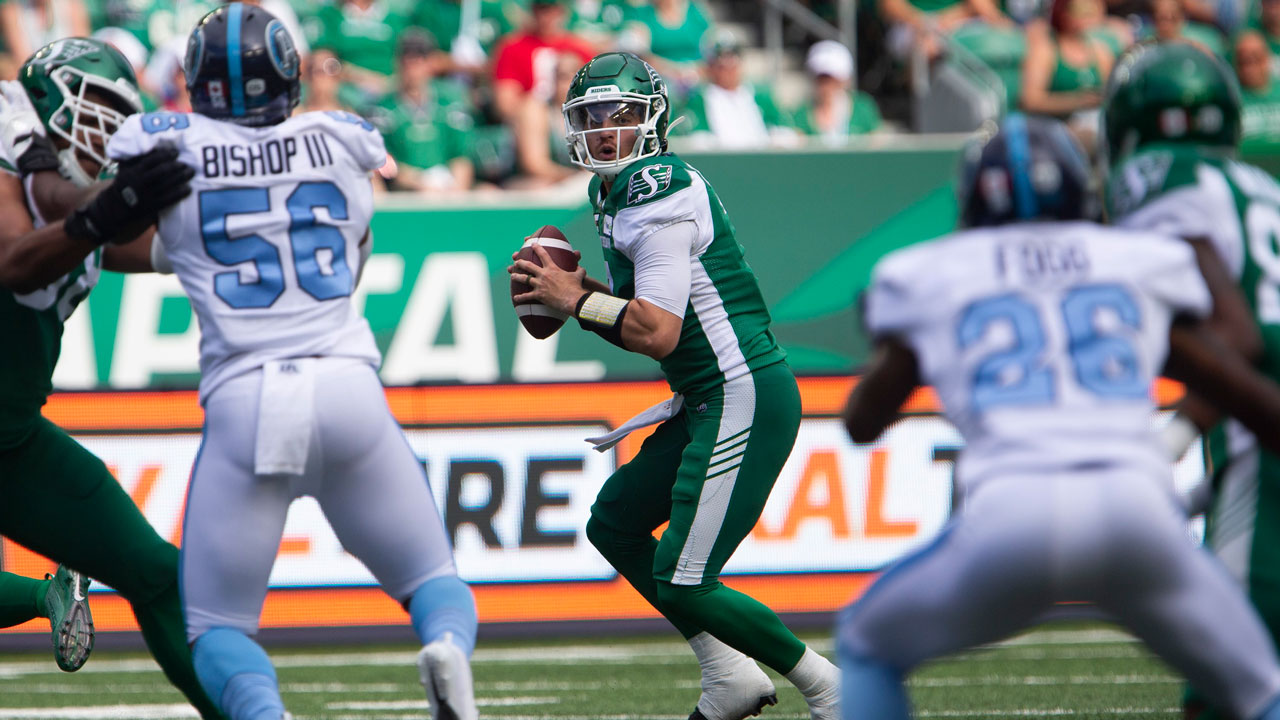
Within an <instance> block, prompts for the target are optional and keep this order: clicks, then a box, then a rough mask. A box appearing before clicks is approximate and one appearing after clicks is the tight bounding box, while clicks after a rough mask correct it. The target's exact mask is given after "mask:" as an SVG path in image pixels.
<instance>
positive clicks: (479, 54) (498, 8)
mask: <svg viewBox="0 0 1280 720" xmlns="http://www.w3.org/2000/svg"><path fill="white" fill-rule="evenodd" d="M463 6H464V0H430V1H429V2H419V3H418V6H417V8H416V9H415V11H414V15H413V22H414V24H415V25H418V26H419V27H421V28H423V29H424V30H426V31H427V32H429V33H431V34H432V36H434V37H435V39H436V43H437V44H438V45H439V47H440V49H441V50H443V51H444V52H445V53H447V54H448V56H449V58H450V60H451V64H450V66H449V67H447V68H446V69H445V71H446V72H463V73H467V74H470V75H475V74H477V73H479V72H480V71H481V70H482V69H483V68H484V66H485V63H486V62H487V61H488V59H489V57H490V56H491V55H492V53H493V48H494V45H496V44H497V42H498V38H500V37H502V36H503V35H506V34H507V33H509V32H511V31H512V30H515V29H516V28H517V27H518V26H519V25H520V21H521V19H522V16H523V11H522V10H521V8H520V5H519V4H518V3H517V2H515V0H479V8H478V9H479V13H478V15H477V16H475V17H472V16H470V15H468V14H467V13H465V12H464V7H463Z"/></svg>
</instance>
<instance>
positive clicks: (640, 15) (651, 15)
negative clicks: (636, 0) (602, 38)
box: [624, 0, 711, 90]
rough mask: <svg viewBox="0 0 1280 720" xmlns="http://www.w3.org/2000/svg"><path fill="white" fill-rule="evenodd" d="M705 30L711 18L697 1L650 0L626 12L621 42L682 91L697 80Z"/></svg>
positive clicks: (705, 35)
mask: <svg viewBox="0 0 1280 720" xmlns="http://www.w3.org/2000/svg"><path fill="white" fill-rule="evenodd" d="M709 32H711V21H710V20H709V19H708V17H707V13H706V10H705V9H703V7H702V5H701V3H700V2H698V0H653V2H652V3H646V4H644V5H640V6H638V7H634V8H631V9H630V10H629V11H628V17H627V23H626V25H625V27H624V33H625V37H626V40H625V41H624V42H625V43H626V44H630V45H633V46H634V47H633V49H634V50H635V51H636V52H637V53H638V54H640V55H643V56H644V57H645V58H646V59H647V60H648V61H649V63H650V64H651V65H653V66H654V68H655V69H657V71H658V72H659V73H661V74H662V77H663V78H664V79H666V81H667V82H668V83H672V84H674V85H676V86H677V87H679V88H680V89H682V90H683V89H687V88H689V87H690V86H692V85H694V84H695V83H697V82H698V77H699V72H700V70H701V68H702V49H703V47H704V46H705V45H706V43H707V42H708V41H710V38H709V36H708V33H709Z"/></svg>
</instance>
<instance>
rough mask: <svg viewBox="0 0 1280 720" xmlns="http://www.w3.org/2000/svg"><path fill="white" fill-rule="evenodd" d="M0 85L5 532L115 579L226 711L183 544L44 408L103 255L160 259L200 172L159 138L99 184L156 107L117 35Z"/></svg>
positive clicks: (168, 669) (169, 654)
mask: <svg viewBox="0 0 1280 720" xmlns="http://www.w3.org/2000/svg"><path fill="white" fill-rule="evenodd" d="M0 91H2V92H3V102H0V151H2V153H3V155H4V156H5V160H7V162H6V164H5V167H4V168H3V169H4V171H5V172H2V173H0V217H3V218H4V223H3V224H2V225H0V328H3V330H4V333H5V336H6V338H7V342H5V343H4V345H3V347H2V348H0V534H2V535H4V536H5V537H8V538H9V539H11V540H13V541H15V542H18V543H20V544H22V545H24V546H26V547H28V548H30V549H32V550H34V551H35V552H38V553H40V554H42V555H44V556H46V557H49V558H52V559H54V560H56V561H58V562H61V563H65V564H66V565H67V566H69V567H72V568H75V569H76V570H77V571H79V572H81V573H84V575H86V576H88V577H93V578H96V579H98V580H100V581H101V582H103V583H105V584H107V585H109V586H111V587H113V588H115V589H116V590H117V591H118V592H119V593H120V594H121V595H122V596H123V597H124V598H125V599H126V600H128V601H129V603H130V605H131V606H132V608H133V612H134V616H135V617H136V618H137V621H138V625H139V626H140V627H141V628H142V633H143V637H144V639H145V640H146V642H147V645H148V647H149V648H150V649H151V652H152V654H153V655H154V656H155V658H156V660H157V661H158V662H159V663H160V666H161V667H162V669H163V670H164V671H165V674H166V675H167V676H168V677H169V679H170V681H172V682H173V683H174V685H176V686H177V687H178V688H179V689H180V690H182V691H183V692H184V693H185V694H186V695H187V698H188V699H189V700H190V701H191V702H192V704H193V705H194V706H195V707H196V708H197V709H198V710H199V711H200V713H201V715H202V716H203V717H205V718H220V717H221V715H220V714H219V713H218V712H217V710H216V709H215V708H214V706H213V704H212V703H210V702H209V699H208V698H207V697H206V696H205V693H204V691H203V690H202V689H201V688H200V685H199V683H198V681H197V680H196V676H195V672H194V669H193V668H192V664H191V652H190V649H189V648H188V647H187V644H186V636H185V628H184V624H183V618H182V611H181V606H180V604H179V597H178V550H177V548H175V547H174V546H173V545H171V544H169V543H167V542H165V541H164V540H163V539H161V538H160V536H159V535H157V534H156V532H155V530H154V529H153V528H152V527H151V525H150V524H149V523H148V522H147V520H146V519H145V518H144V517H143V516H142V513H141V512H139V511H138V508H137V507H136V506H135V505H134V504H133V501H132V500H131V499H130V498H129V495H128V494H127V493H125V491H124V490H123V489H122V488H121V487H120V485H119V484H118V483H117V482H116V480H115V478H113V477H112V476H111V474H110V473H109V472H108V471H107V468H106V466H105V465H104V464H103V463H102V461H101V460H99V459H98V458H97V457H95V456H94V455H92V454H91V453H89V452H88V451H87V450H85V449H84V448H83V447H82V446H81V445H80V444H78V443H77V442H75V441H74V440H72V439H71V438H70V437H69V436H68V435H67V434H66V433H64V432H63V431H62V430H60V429H59V428H58V427H56V426H55V425H53V424H52V423H50V422H49V421H48V420H46V419H45V418H44V417H43V416H42V415H41V411H40V408H41V407H42V406H43V405H44V403H45V400H46V398H47V396H48V395H49V393H50V392H51V390H52V383H51V378H52V375H53V368H54V365H55V364H56V362H57V359H58V353H59V348H60V343H61V336H62V326H63V322H65V320H66V319H67V317H68V316H69V315H70V314H71V312H72V311H73V310H74V309H75V307H76V305H77V304H78V303H79V302H80V301H81V300H82V299H83V298H84V297H85V296H86V295H87V294H88V293H89V291H90V290H91V289H92V287H93V285H94V283H95V282H96V281H97V278H98V273H99V271H100V269H101V268H103V267H105V268H107V269H113V270H122V271H128V270H151V269H152V262H151V250H150V233H146V236H145V237H139V236H140V235H143V234H144V231H146V230H147V228H149V226H150V225H152V224H153V223H154V222H155V218H156V216H157V214H158V213H159V211H160V210H162V209H163V208H165V207H167V206H168V205H170V204H172V203H174V202H176V201H177V200H179V199H181V198H182V197H185V196H186V195H187V194H188V193H189V192H190V188H189V186H188V181H189V180H190V178H191V175H192V171H191V169H190V168H188V167H186V166H184V165H182V164H181V163H179V162H178V161H177V153H176V151H173V150H158V151H155V152H153V153H151V154H148V155H146V156H142V157H141V158H138V159H136V160H133V161H130V162H129V163H127V164H123V163H122V164H121V165H120V167H119V169H118V171H117V172H116V173H115V177H114V180H112V181H110V182H108V183H98V184H96V185H92V186H90V183H91V181H92V179H93V178H96V177H98V176H99V174H100V173H102V172H103V169H104V167H103V166H104V164H105V158H106V156H105V152H104V151H105V147H106V141H107V140H108V139H109V138H110V136H111V134H112V133H114V132H115V130H116V129H117V128H118V127H119V125H120V123H121V122H123V120H124V118H125V116H127V115H128V114H131V113H134V112H137V111H138V110H139V107H140V106H139V102H138V91H137V83H136V80H135V78H134V75H133V71H132V70H131V69H130V68H129V65H128V63H127V62H126V61H125V59H124V58H123V57H122V56H121V55H120V54H119V53H118V52H116V51H115V50H113V49H111V48H109V47H108V46H106V45H104V44H102V43H99V42H97V41H94V40H87V39H82V38H68V39H64V40H59V41H56V42H54V43H51V44H49V45H47V46H45V47H43V48H41V49H40V50H38V51H37V52H36V53H35V54H34V55H32V56H31V58H29V59H28V60H27V61H26V63H25V64H23V66H22V68H21V69H20V70H19V80H18V81H17V82H10V83H2V84H0ZM46 135H47V136H46ZM134 238H139V239H137V240H134Z"/></svg>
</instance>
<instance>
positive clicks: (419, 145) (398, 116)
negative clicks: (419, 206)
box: [371, 32, 475, 193]
mask: <svg viewBox="0 0 1280 720" xmlns="http://www.w3.org/2000/svg"><path fill="white" fill-rule="evenodd" d="M434 49H435V48H434V47H433V45H432V43H431V42H430V40H429V36H428V35H426V34H425V33H421V32H411V33H406V34H405V35H404V37H403V38H402V39H401V42H400V47H399V50H398V52H397V58H396V69H397V74H396V81H397V83H398V85H399V89H398V90H397V91H396V92H395V93H394V94H392V95H391V96H389V97H387V98H386V99H385V100H384V101H383V102H382V103H380V104H379V105H378V108H377V110H376V111H375V112H373V113H371V114H372V116H373V117H372V119H373V121H374V123H375V124H376V125H377V126H378V127H379V129H380V130H381V131H382V136H383V138H384V139H385V140H386V143H387V153H388V154H389V155H390V156H391V157H392V159H394V160H395V163H396V165H397V168H398V170H397V173H396V175H395V178H394V186H393V187H394V189H396V190H411V191H417V192H429V193H440V192H458V191H463V190H467V189H469V188H470V187H471V185H472V182H473V181H474V178H475V170H474V168H473V166H472V165H471V160H470V159H469V154H470V152H471V143H472V124H471V117H470V116H469V115H468V114H467V112H466V110H465V109H463V108H462V107H460V106H459V105H446V104H444V103H442V102H440V100H439V98H438V96H437V94H436V93H435V92H434V91H433V89H432V80H433V79H434V78H435V74H436V70H435V65H434V62H433V60H432V57H431V56H432V52H433V51H434Z"/></svg>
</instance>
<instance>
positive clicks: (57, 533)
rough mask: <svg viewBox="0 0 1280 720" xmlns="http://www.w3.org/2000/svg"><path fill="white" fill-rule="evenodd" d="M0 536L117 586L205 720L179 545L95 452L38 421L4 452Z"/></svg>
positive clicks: (208, 706)
mask: <svg viewBox="0 0 1280 720" xmlns="http://www.w3.org/2000/svg"><path fill="white" fill-rule="evenodd" d="M0 498H3V499H2V500H0V535H4V536H5V537H7V538H9V539H11V540H13V541H14V542H17V543H19V544H21V545H23V546H25V547H27V548H30V549H31V550H33V551H34V552H37V553H39V554H41V555H44V556H45V557H47V558H49V559H51V560H53V561H55V562H59V563H62V564H64V565H67V566H70V567H72V568H75V569H76V570H78V571H80V572H82V573H84V574H85V575H88V576H89V577H91V578H93V579H94V580H97V581H99V582H102V583H105V584H106V585H109V586H111V587H112V588H115V590H116V591H118V592H119V593H120V595H121V596H122V597H124V599H125V600H127V601H128V602H129V604H130V605H131V606H132V608H133V614H134V617H135V618H137V620H138V625H139V627H141V628H142V636H143V639H145V640H146V643H147V647H148V648H149V649H150V650H151V654H152V655H154V656H155V659H156V662H158V663H159V664H160V667H161V668H162V669H163V670H164V674H165V675H166V676H167V677H168V678H169V681H170V682H172V683H173V684H174V686H176V687H177V688H178V689H179V690H181V691H182V693H183V694H184V695H186V696H187V699H188V700H190V701H191V704H192V705H193V706H194V707H195V708H196V709H197V710H198V711H199V712H200V715H201V717H203V718H206V719H211V718H222V715H221V714H220V713H219V712H218V711H217V709H216V708H215V707H214V705H213V703H211V702H209V698H208V697H207V696H206V695H205V693H204V690H203V689H202V688H201V687H200V683H199V681H197V680H196V675H195V670H194V669H193V667H192V665H191V650H190V648H188V647H187V641H186V627H185V623H184V622H183V618H182V605H181V602H180V600H179V597H178V549H177V548H175V547H174V546H173V545H171V544H169V543H167V542H165V541H164V540H163V539H161V537H160V536H159V535H157V534H156V531H155V529H154V528H152V527H151V524H150V523H148V522H147V520H146V518H144V517H143V516H142V513H141V512H139V511H138V508H137V506H136V505H134V504H133V500H132V499H131V498H130V497H129V495H128V494H127V493H125V491H124V489H123V488H121V487H120V484H119V483H118V482H116V479H115V478H114V477H112V476H111V473H110V472H108V471H107V467H106V465H103V464H102V461H101V460H99V459H98V458H97V457H96V456H95V455H93V453H90V452H89V451H88V450H86V449H84V448H83V447H82V446H81V445H80V444H79V443H77V442H76V441H75V440H72V439H71V438H70V437H69V436H68V435H67V434H66V433H64V432H63V431H62V430H60V429H59V428H58V427H57V426H56V425H54V424H53V423H51V422H49V421H48V420H45V419H44V418H40V419H39V420H38V421H37V422H36V423H34V425H33V431H32V433H31V435H30V436H29V437H28V438H27V439H26V440H25V441H24V442H23V443H22V444H21V445H18V446H17V447H13V448H11V449H8V450H5V451H4V452H0Z"/></svg>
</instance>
